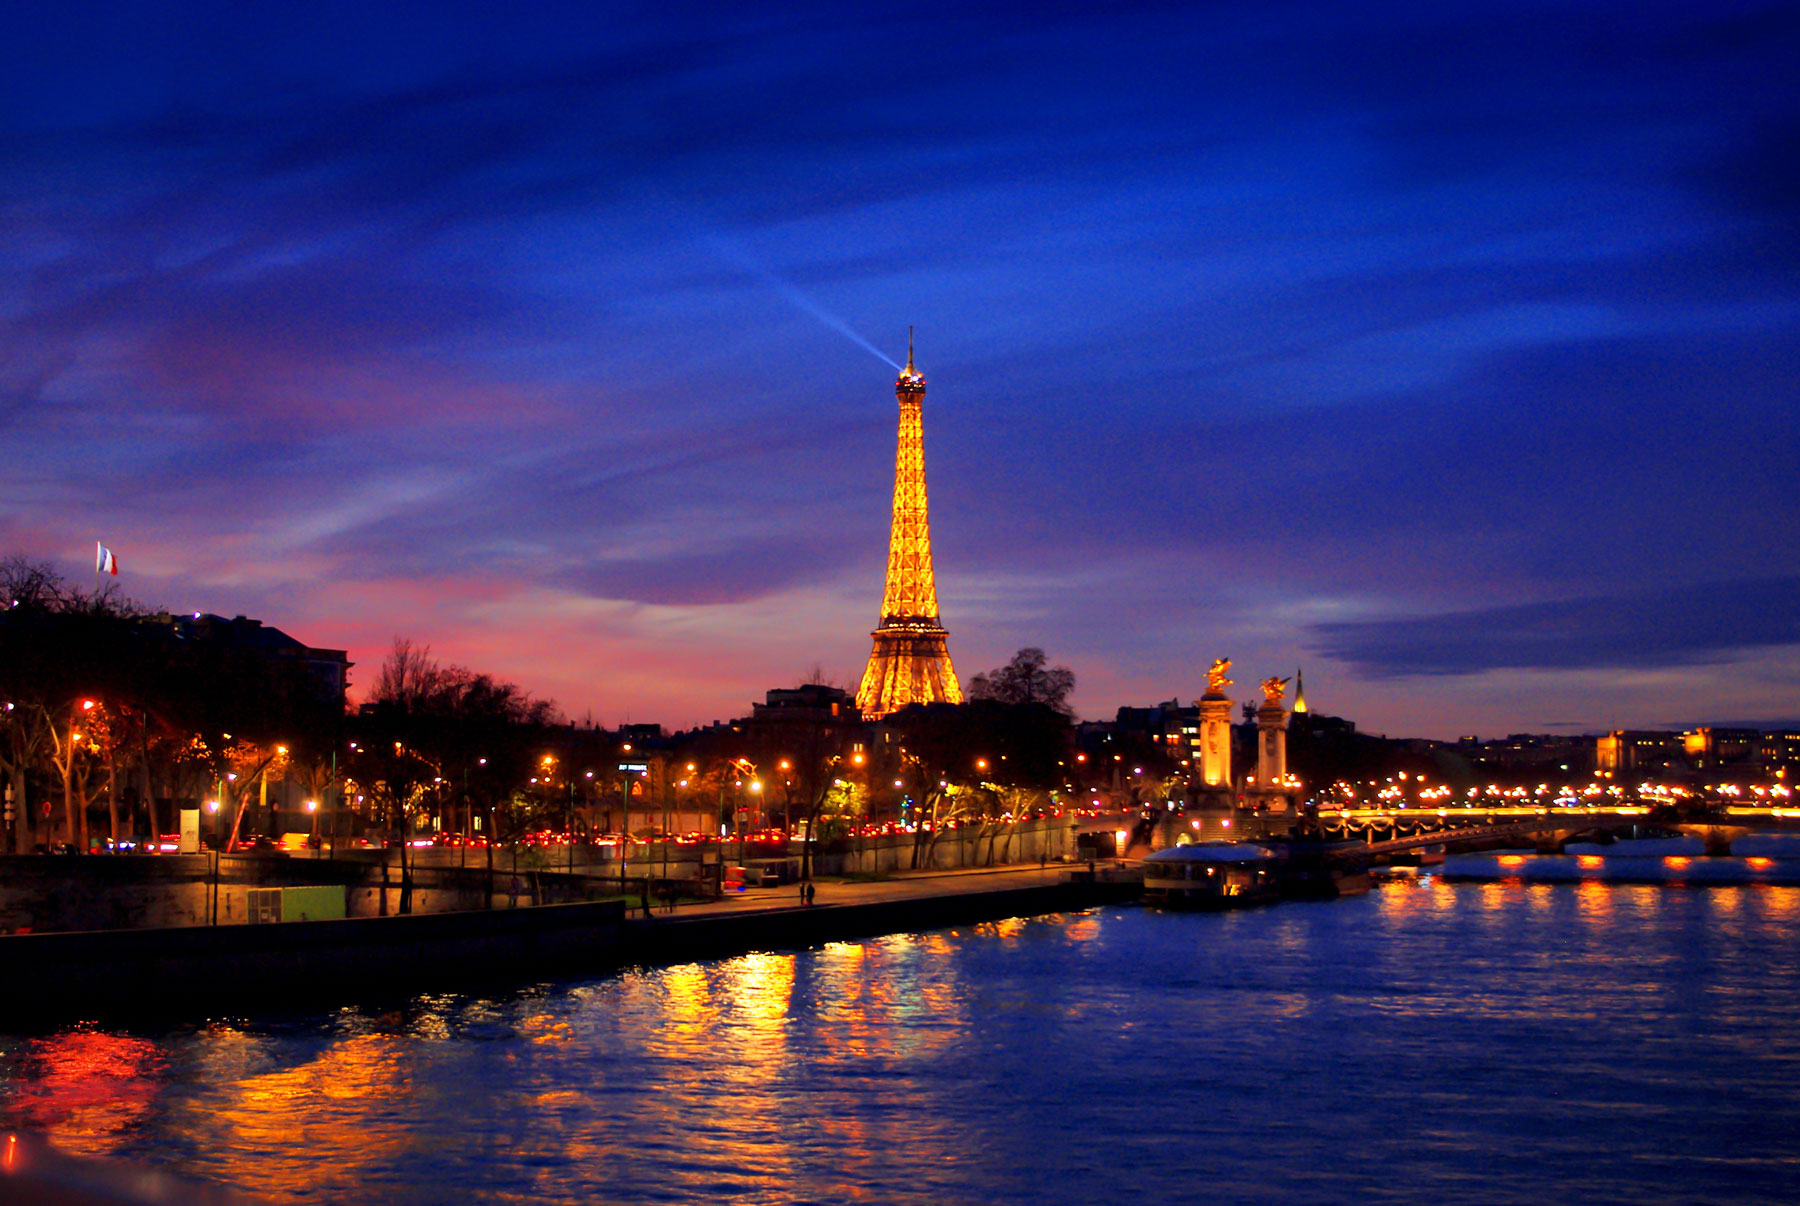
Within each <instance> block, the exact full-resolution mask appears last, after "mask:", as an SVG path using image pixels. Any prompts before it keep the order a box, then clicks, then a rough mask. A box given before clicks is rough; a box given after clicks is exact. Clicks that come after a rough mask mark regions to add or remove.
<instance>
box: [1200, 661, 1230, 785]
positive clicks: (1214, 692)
mask: <svg viewBox="0 0 1800 1206" xmlns="http://www.w3.org/2000/svg"><path fill="white" fill-rule="evenodd" d="M1230 670H1231V659H1230V658H1228V657H1216V658H1214V659H1213V664H1212V666H1211V667H1210V668H1209V669H1208V670H1207V672H1206V694H1204V695H1202V696H1201V697H1200V699H1199V703H1198V706H1199V708H1200V783H1199V785H1198V790H1197V793H1196V794H1197V796H1198V800H1197V802H1198V803H1199V804H1201V805H1202V806H1213V807H1226V808H1229V807H1231V806H1232V804H1234V803H1235V799H1234V795H1233V787H1232V780H1231V700H1230V699H1228V698H1226V695H1225V688H1226V687H1229V686H1231V679H1230V678H1228V677H1227V675H1228V674H1229V672H1230Z"/></svg>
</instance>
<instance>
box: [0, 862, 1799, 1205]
mask: <svg viewBox="0 0 1800 1206" xmlns="http://www.w3.org/2000/svg"><path fill="white" fill-rule="evenodd" d="M1796 919H1800V889H1796V888H1786V887H1774V886H1769V885H1766V884H1759V885H1743V886H1729V887H1717V888H1710V889H1704V890H1698V889H1690V890H1682V889H1670V888H1666V887H1660V886H1656V885H1648V884H1626V885H1615V884H1602V883H1597V882H1580V883H1568V884H1544V883H1529V882H1524V881H1521V880H1518V879H1510V880H1503V881H1500V882H1495V883H1479V884H1477V883H1459V884H1453V883H1448V882H1445V881H1444V880H1443V879H1442V878H1441V877H1439V876H1435V875H1430V874H1426V875H1421V876H1419V877H1418V878H1416V879H1409V880H1404V881H1397V882H1394V883H1390V884H1386V885H1384V886H1383V887H1382V888H1380V889H1379V890H1378V891H1376V892H1374V893H1371V894H1370V895H1368V896H1365V897H1360V898H1356V899H1351V900H1345V901H1339V902H1334V903H1328V904H1297V905H1286V906H1281V907H1278V908H1273V909H1263V910H1256V911H1252V912H1246V913H1236V914H1227V915H1216V916H1214V915H1171V914H1161V913H1155V912H1151V911H1148V910H1140V909H1115V910H1105V911H1097V912H1093V913H1087V914H1082V915H1077V916H1062V917H1049V918H1039V919H1031V920H1016V921H1007V922H997V923H992V924H988V925H980V926H969V927H963V928H960V929H955V930H945V931H938V932H934V933H930V934H920V935H897V936H892V937H887V938H879V939H873V940H870V941H868V942H860V943H833V944H830V945H828V946H825V947H822V948H820V949H817V950H813V951H807V952H800V953H789V954H758V955H747V956H744V957H741V958H736V959H726V960H719V961H716V962H710V963H700V964H687V965H684V966H679V967H670V968H663V969H655V970H647V971H637V972H632V973H628V974H624V975H620V976H616V977H612V978H609V979H605V980H598V981H591V982H586V983H582V984H576V985H561V986H540V987H538V988H535V989H531V990H529V991H525V992H521V993H519V994H516V995H514V996H512V997H508V998H473V997H461V996H432V997H422V998H419V999H418V1000H416V1001H415V1002H413V1004H412V1006H411V1007H410V1008H408V1009H406V1010H403V1011H397V1012H388V1013H376V1012H365V1011H358V1010H345V1011H341V1012H339V1013H336V1014H332V1015H330V1016H327V1017H323V1018H313V1019H308V1020H302V1021H297V1022H291V1023H282V1024H277V1023H269V1022H265V1023H262V1024H260V1025H258V1024H250V1023H246V1022H243V1021H242V1020H237V1021H233V1022H230V1023H224V1022H221V1023H216V1024H213V1025H209V1026H205V1027H200V1028H195V1029H191V1030H184V1031H181V1032H179V1033H174V1034H163V1035H155V1036H141V1035H129V1034H115V1033H104V1032H96V1031H90V1030H83V1031H74V1032H70V1033H67V1034H61V1035H55V1036H50V1037H45V1038H32V1039H22V1038H21V1039H0V1121H4V1122H6V1123H8V1124H12V1125H19V1126H25V1127H30V1128H32V1129H36V1130H41V1131H44V1132H46V1133H47V1134H49V1135H50V1137H51V1138H52V1139H53V1140H54V1141H55V1142H58V1143H59V1144H62V1145H64V1146H67V1147H70V1148H73V1149H76V1150H81V1151H87V1152H100V1153H113V1154H117V1155H120V1156H122V1157H125V1158H128V1159H134V1160H149V1161H155V1162H159V1163H164V1164H170V1165H173V1166H175V1167H177V1168H179V1169H181V1170H183V1171H186V1172H189V1173H193V1174H198V1175H201V1176H207V1177H211V1178H214V1179H218V1180H222V1181H226V1182H229V1183H231V1184H234V1185H236V1186H238V1187H240V1188H242V1189H245V1190H248V1191H250V1192H253V1193H258V1194H263V1195H267V1196H268V1197H270V1198H271V1199H274V1200H279V1201H314V1202H359V1201H362V1202H400V1203H425V1202H434V1203H435V1202H443V1201H451V1200H456V1201H491V1202H537V1201H547V1202H588V1201H608V1200H632V1201H691V1200H695V1199H698V1198H706V1199H710V1200H715V1201H720V1202H726V1201H732V1202H736V1201H768V1202H793V1201H840V1200H854V1199H862V1200H870V1201H892V1200H902V1201H927V1200H929V1201H934V1202H988V1201H1027V1200H1029V1201H1034V1202H1075V1201H1092V1200H1099V1199H1105V1198H1136V1197H1138V1196H1142V1192H1141V1191H1142V1189H1143V1186H1144V1184H1145V1183H1146V1178H1147V1177H1148V1178H1150V1180H1151V1181H1153V1182H1154V1183H1155V1184H1159V1185H1162V1186H1164V1187H1165V1189H1168V1188H1171V1187H1173V1188H1174V1189H1175V1190H1178V1191H1177V1192H1171V1193H1164V1194H1162V1195H1160V1196H1164V1197H1172V1198H1173V1199H1175V1200H1187V1199H1199V1198H1210V1197H1217V1198H1222V1199H1225V1200H1232V1201H1270V1202H1274V1201H1292V1200H1295V1199H1300V1198H1303V1199H1305V1200H1308V1201H1319V1202H1338V1201H1342V1202H1352V1201H1354V1202H1363V1201H1367V1200H1369V1199H1371V1198H1378V1199H1380V1200H1383V1201H1389V1202H1409V1201H1420V1202H1423V1201H1433V1202H1435V1201H1439V1200H1442V1199H1443V1198H1445V1197H1447V1196H1450V1195H1456V1196H1459V1197H1463V1198H1469V1199H1473V1200H1480V1201H1484V1202H1537V1201H1541V1200H1543V1199H1545V1198H1552V1199H1572V1198H1578V1197H1581V1198H1594V1199H1599V1200H1611V1201H1621V1200H1647V1199H1652V1198H1654V1199H1659V1200H1671V1199H1681V1200H1689V1201H1699V1200H1713V1201H1734V1202H1755V1201H1763V1202H1776V1201H1787V1200H1791V1197H1792V1193H1791V1169H1792V1167H1793V1166H1794V1164H1795V1162H1797V1161H1800V1093H1797V1092H1796V1090H1795V1089H1794V1088H1793V1086H1794V1085H1795V1084H1796V1083H1800V1078H1797V1076H1796V1074H1797V1073H1800V1024H1797V1023H1800V991H1797V990H1800V943H1796V942H1795V941H1794V940H1793V933H1792V926H1793V925H1794V923H1795V921H1796Z"/></svg>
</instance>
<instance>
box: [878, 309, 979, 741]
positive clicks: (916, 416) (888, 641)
mask: <svg viewBox="0 0 1800 1206" xmlns="http://www.w3.org/2000/svg"><path fill="white" fill-rule="evenodd" d="M894 395H895V397H896V398H898V400H899V402H900V438H899V443H898V446H897V447H896V449H895V453H894V525H893V529H892V532H891V534H890V535H889V537H888V567H887V588H886V590H885V591H883V593H882V599H881V622H880V623H879V624H878V625H877V626H876V628H875V631H874V633H873V634H872V635H873V636H874V638H875V647H874V649H873V651H872V652H871V653H870V654H869V665H868V668H867V669H865V670H864V671H863V680H862V686H861V687H860V688H859V689H858V690H857V692H856V705H857V707H859V708H861V709H862V712H863V715H865V716H867V717H869V718H870V719H877V718H879V717H882V716H886V715H887V714H888V713H890V712H897V711H899V710H900V709H901V708H904V707H906V706H907V705H908V704H915V703H961V702H962V700H963V693H962V687H961V685H959V684H958V683H957V681H956V669H955V667H953V666H952V665H951V664H950V649H949V646H948V644H947V639H948V637H949V633H947V632H946V631H945V630H944V626H943V624H942V623H941V622H940V621H939V619H938V606H937V580H936V578H935V577H934V576H933V573H932V568H931V518H930V513H929V507H928V505H927V502H926V496H925V426H924V419H923V416H922V411H923V410H924V406H925V378H924V377H923V376H922V375H921V374H920V373H919V371H918V370H917V369H916V368H914V367H913V334H912V328H911V327H908V328H906V368H905V370H904V371H902V372H901V374H900V378H899V380H897V381H895V382H894Z"/></svg>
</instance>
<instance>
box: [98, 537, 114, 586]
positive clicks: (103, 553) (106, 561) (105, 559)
mask: <svg viewBox="0 0 1800 1206" xmlns="http://www.w3.org/2000/svg"><path fill="white" fill-rule="evenodd" d="M94 572H95V573H96V574H111V575H113V576H114V577H115V578H116V577H118V574H119V559H118V558H117V557H115V556H113V552H112V550H111V549H109V548H107V547H106V546H105V545H103V544H101V543H100V542H99V541H98V540H96V541H94Z"/></svg>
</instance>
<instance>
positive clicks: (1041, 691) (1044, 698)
mask: <svg viewBox="0 0 1800 1206" xmlns="http://www.w3.org/2000/svg"><path fill="white" fill-rule="evenodd" d="M1044 662H1045V657H1044V651H1043V650H1042V649H1038V648H1035V647H1029V646H1028V647H1026V648H1024V649H1021V650H1019V651H1018V652H1017V653H1015V654H1014V655H1013V659H1012V661H1010V662H1008V663H1006V665H1004V666H1001V667H999V668H998V669H994V670H989V671H988V672H987V673H985V674H977V675H976V676H975V677H974V678H972V679H970V680H969V698H970V699H992V700H997V701H999V702H1000V703H1009V704H1029V703H1041V704H1045V705H1047V706H1049V707H1050V708H1052V709H1053V710H1055V711H1057V712H1061V713H1062V714H1063V715H1065V716H1066V715H1068V714H1069V692H1071V691H1073V690H1074V689H1075V672H1074V671H1073V670H1071V669H1069V668H1068V667H1067V666H1046V665H1045V664H1044Z"/></svg>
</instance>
